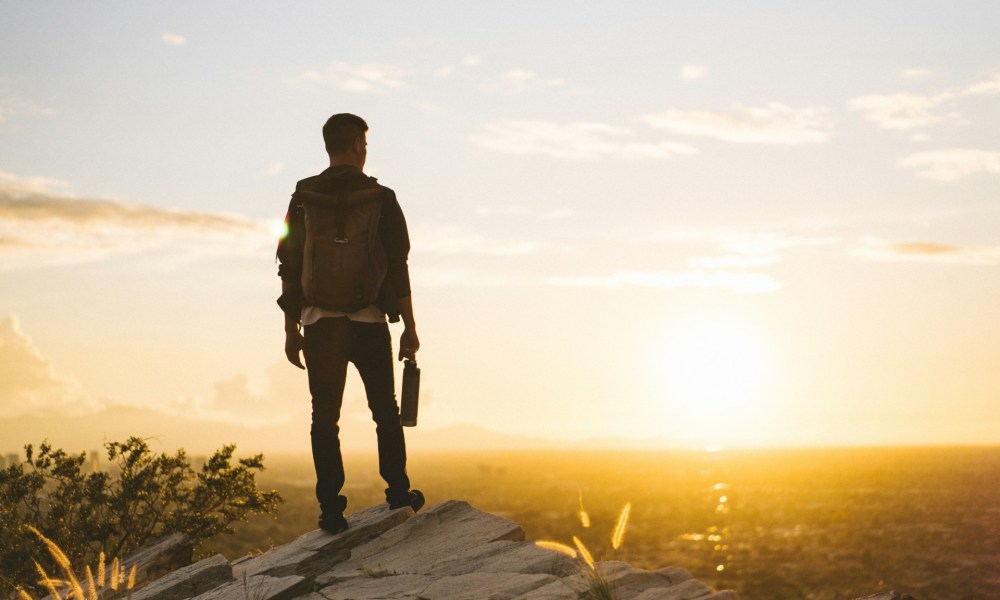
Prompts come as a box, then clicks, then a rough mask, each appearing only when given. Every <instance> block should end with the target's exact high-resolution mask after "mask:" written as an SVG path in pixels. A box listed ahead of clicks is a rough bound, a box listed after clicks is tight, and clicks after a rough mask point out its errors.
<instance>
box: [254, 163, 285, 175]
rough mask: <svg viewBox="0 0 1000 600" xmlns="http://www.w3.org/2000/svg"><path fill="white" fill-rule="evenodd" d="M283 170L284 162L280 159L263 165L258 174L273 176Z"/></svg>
mask: <svg viewBox="0 0 1000 600" xmlns="http://www.w3.org/2000/svg"><path fill="white" fill-rule="evenodd" d="M284 170H285V162H284V161H281V160H275V161H272V162H271V164H269V165H267V166H266V167H264V169H262V170H261V172H260V174H261V175H263V176H264V177H274V176H275V175H278V174H280V173H282V172H283V171H284Z"/></svg>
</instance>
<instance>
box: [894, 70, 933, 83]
mask: <svg viewBox="0 0 1000 600" xmlns="http://www.w3.org/2000/svg"><path fill="white" fill-rule="evenodd" d="M933 73H934V71H932V70H930V69H925V68H922V67H910V68H906V69H900V71H899V78H900V79H902V80H904V81H918V80H920V79H926V78H928V77H930V76H931V75H932V74H933Z"/></svg>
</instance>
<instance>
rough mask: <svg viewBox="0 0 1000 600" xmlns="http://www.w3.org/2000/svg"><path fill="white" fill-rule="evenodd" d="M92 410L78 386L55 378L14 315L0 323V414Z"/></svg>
mask: <svg viewBox="0 0 1000 600" xmlns="http://www.w3.org/2000/svg"><path fill="white" fill-rule="evenodd" d="M93 409H95V404H94V403H93V402H92V401H91V400H90V399H88V398H86V397H85V396H84V395H83V393H82V392H81V391H80V388H79V385H78V384H77V383H76V382H74V381H72V380H69V379H65V378H63V377H60V376H58V375H56V373H55V370H54V369H53V368H52V364H51V363H50V362H49V360H48V359H47V358H45V357H44V356H43V355H42V353H41V352H40V351H39V350H38V348H36V347H35V345H34V343H33V342H32V341H31V338H29V337H28V336H27V335H25V334H24V333H23V332H22V331H21V324H20V321H19V320H18V318H17V316H15V315H7V316H6V317H5V318H4V319H3V321H0V414H3V416H5V417H16V416H20V415H24V414H46V413H53V412H59V413H63V414H66V413H71V414H78V413H82V412H86V411H89V410H93Z"/></svg>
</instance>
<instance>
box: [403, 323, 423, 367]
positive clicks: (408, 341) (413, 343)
mask: <svg viewBox="0 0 1000 600" xmlns="http://www.w3.org/2000/svg"><path fill="white" fill-rule="evenodd" d="M419 349H420V340H419V339H417V331H416V330H415V329H410V328H409V327H407V328H406V329H404V330H403V334H402V335H400V336H399V360H403V359H404V358H408V359H410V360H415V355H416V353H417V350H419Z"/></svg>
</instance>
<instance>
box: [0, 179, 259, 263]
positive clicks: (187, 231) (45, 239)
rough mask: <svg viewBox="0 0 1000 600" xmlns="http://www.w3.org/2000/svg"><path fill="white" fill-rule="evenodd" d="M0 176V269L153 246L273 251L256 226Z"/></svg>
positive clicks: (206, 251) (202, 251)
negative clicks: (79, 195)
mask: <svg viewBox="0 0 1000 600" xmlns="http://www.w3.org/2000/svg"><path fill="white" fill-rule="evenodd" d="M3 176H4V177H3V178H0V269H8V268H18V267H21V266H32V267H37V266H39V265H44V264H69V263H78V262H87V261H93V260H99V259H102V258H105V257H108V256H111V255H114V254H118V253H129V252H138V251H143V250H148V249H152V248H163V247H166V248H168V249H170V248H174V249H176V251H177V253H178V254H183V253H189V252H195V253H196V254H197V255H198V256H210V255H214V254H219V255H231V254H259V253H261V252H262V251H263V250H264V248H269V247H271V246H273V240H272V239H270V235H269V234H268V232H267V228H266V227H265V225H264V224H263V223H258V222H256V221H252V220H250V219H246V218H243V217H238V216H234V215H224V214H218V213H207V212H196V211H184V210H168V209H162V208H157V207H153V206H148V205H143V204H133V203H125V202H119V201H116V200H104V199H85V198H75V197H70V196H66V195H64V194H61V193H59V192H54V191H52V190H51V189H48V188H47V187H46V182H47V181H48V180H45V179H43V178H35V179H20V178H17V177H14V176H11V175H10V174H3Z"/></svg>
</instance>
